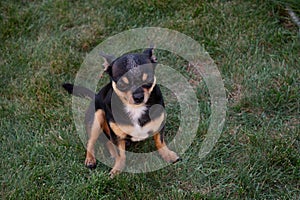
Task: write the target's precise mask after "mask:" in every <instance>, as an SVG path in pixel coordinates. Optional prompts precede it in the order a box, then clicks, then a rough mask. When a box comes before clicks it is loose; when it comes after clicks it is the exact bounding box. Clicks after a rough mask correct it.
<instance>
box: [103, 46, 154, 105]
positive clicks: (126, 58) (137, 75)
mask: <svg viewBox="0 0 300 200" xmlns="http://www.w3.org/2000/svg"><path fill="white" fill-rule="evenodd" d="M103 57H104V58H105V62H104V64H103V65H104V67H105V71H106V72H107V73H108V74H109V75H110V77H111V80H112V86H113V89H114V92H115V93H116V94H117V95H118V96H119V98H120V99H121V100H122V102H123V103H125V104H127V105H143V104H145V103H146V102H147V101H148V99H149V97H150V94H151V92H152V90H153V88H154V86H155V84H156V78H155V74H154V71H155V65H156V62H157V61H156V58H155V56H154V54H153V48H149V49H146V50H145V51H144V52H142V53H130V54H125V55H123V56H121V57H119V58H117V59H114V58H113V57H109V56H105V55H103Z"/></svg>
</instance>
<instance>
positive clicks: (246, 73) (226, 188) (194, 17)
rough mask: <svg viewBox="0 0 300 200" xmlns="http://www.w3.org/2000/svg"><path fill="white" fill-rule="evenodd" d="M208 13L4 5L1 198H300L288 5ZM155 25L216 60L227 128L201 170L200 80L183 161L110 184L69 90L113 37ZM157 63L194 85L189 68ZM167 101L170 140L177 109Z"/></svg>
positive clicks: (232, 5)
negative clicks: (80, 126) (92, 156)
mask: <svg viewBox="0 0 300 200" xmlns="http://www.w3.org/2000/svg"><path fill="white" fill-rule="evenodd" d="M201 2H202V1H201ZM201 2H200V1H189V2H187V1H176V2H175V1H169V0H167V1H151V2H149V3H146V2H144V1H138V0H134V1H131V2H130V3H129V2H122V1H113V2H105V1H92V0H89V1H60V0H54V1H26V0H24V1H20V2H16V1H1V2H0V11H1V12H0V42H1V45H0V66H1V68H0V70H1V73H0V74H1V75H0V76H1V78H0V85H1V86H0V92H1V95H0V116H1V120H0V124H1V126H0V133H1V135H0V137H1V139H0V151H1V154H0V159H1V165H0V180H1V183H0V184H1V185H0V188H1V190H0V196H1V197H2V199H298V198H299V196H300V187H299V179H300V173H299V171H300V156H299V155H300V153H299V152H300V141H299V140H300V135H299V118H300V117H299V113H300V112H299V99H300V93H299V84H300V82H299V77H300V73H299V65H300V62H299V61H300V60H299V56H300V54H299V52H300V45H299V40H300V39H299V32H298V30H299V28H298V27H297V26H296V25H295V24H294V23H293V22H292V20H291V19H290V17H289V15H288V14H287V12H286V10H285V6H284V3H282V2H280V1H206V2H202V3H201ZM286 2H293V1H286ZM295 2H296V1H295ZM295 5H296V3H295V4H291V7H292V8H293V9H295V12H296V13H299V6H298V7H297V6H295ZM149 26H151V27H163V28H169V29H173V30H176V31H179V32H181V33H184V34H186V35H188V36H190V37H191V38H193V39H194V40H196V41H197V42H199V43H200V44H201V45H202V46H203V47H204V48H205V49H206V50H207V52H208V53H209V54H210V56H211V58H212V59H213V60H214V61H215V63H216V65H217V67H218V69H219V71H220V73H221V76H222V78H223V81H224V85H225V88H226V94H227V97H228V110H227V118H226V123H225V126H224V129H223V132H222V135H221V137H220V139H219V140H218V142H217V144H216V145H215V147H214V148H213V150H212V151H211V152H210V154H209V155H208V156H206V157H205V158H204V159H202V160H200V159H199V158H198V151H199V149H200V147H201V142H202V140H203V138H204V137H205V133H206V132H207V128H208V125H209V115H210V106H209V105H210V98H209V94H208V93H207V88H206V86H205V83H204V82H203V81H202V79H201V77H199V76H197V75H196V76H195V77H193V79H191V83H194V87H195V89H196V91H197V97H198V99H199V110H200V112H201V113H200V118H201V122H200V125H199V129H198V132H197V136H196V139H195V140H194V142H193V143H192V145H191V146H190V148H189V149H188V150H187V151H186V152H185V153H184V154H182V155H181V157H182V161H181V162H179V163H177V164H175V165H170V166H168V167H166V168H163V169H161V170H158V171H154V172H150V173H144V174H131V173H123V174H121V175H119V176H117V177H116V178H114V179H110V178H109V176H108V172H109V170H110V168H109V167H107V166H105V165H103V164H99V165H98V166H97V168H96V169H95V170H92V171H91V170H89V169H87V168H85V167H84V158H85V148H84V144H83V143H82V141H81V139H80V137H79V136H78V134H77V132H76V129H75V125H74V121H73V117H72V102H71V97H70V96H69V95H68V94H67V93H66V92H65V91H63V89H62V88H61V84H62V83H64V82H74V79H75V76H76V73H77V71H78V70H79V68H80V66H81V63H82V62H83V60H84V58H85V56H86V55H87V54H88V53H89V52H90V51H91V50H92V49H93V48H94V47H96V46H97V45H98V44H99V43H101V42H102V41H103V40H105V39H106V38H107V37H109V36H113V35H115V34H117V33H120V32H122V31H125V30H128V29H131V28H137V27H149ZM157 54H158V55H157V57H158V59H159V60H160V61H162V62H167V63H168V64H172V65H173V66H176V69H178V70H181V71H182V74H184V75H185V76H186V77H187V78H188V77H190V76H191V73H189V72H188V70H187V69H188V68H189V67H188V65H187V63H186V62H184V61H183V60H182V59H181V58H178V57H176V56H174V55H173V56H172V55H170V54H169V53H168V52H164V51H157ZM193 80H194V81H193ZM166 92H167V91H166ZM170 96H171V97H172V95H170ZM168 99H169V100H168V101H167V112H168V113H169V119H168V121H167V128H166V133H167V136H169V137H170V138H171V137H172V134H173V133H174V132H175V131H176V128H177V125H178V124H177V123H178V117H177V114H178V112H176V111H177V110H178V105H177V104H176V101H173V100H172V98H168ZM138 148H142V147H141V146H135V147H133V150H134V151H138Z"/></svg>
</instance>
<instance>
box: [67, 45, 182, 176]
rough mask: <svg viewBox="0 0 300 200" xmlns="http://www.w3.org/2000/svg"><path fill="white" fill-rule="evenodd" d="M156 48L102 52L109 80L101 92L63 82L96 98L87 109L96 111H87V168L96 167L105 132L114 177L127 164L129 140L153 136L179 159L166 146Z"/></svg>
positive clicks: (164, 153)
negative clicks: (119, 53) (117, 54)
mask: <svg viewBox="0 0 300 200" xmlns="http://www.w3.org/2000/svg"><path fill="white" fill-rule="evenodd" d="M153 51H154V49H153V48H148V49H146V50H145V51H143V52H142V53H128V54H124V55H122V56H120V57H119V58H114V57H112V56H108V55H105V54H102V56H103V58H104V64H103V66H104V71H105V72H106V73H107V74H108V75H109V76H110V82H109V83H108V84H107V85H105V86H104V87H103V88H102V89H101V90H100V91H99V93H98V94H95V93H94V92H92V91H91V90H89V89H87V88H84V87H81V86H74V85H72V84H70V83H65V84H63V87H64V88H65V89H66V90H67V91H68V92H69V93H70V94H73V95H76V96H79V97H89V98H91V99H93V101H92V102H91V104H90V107H89V109H88V110H90V111H92V112H93V113H91V112H87V113H86V116H85V124H86V131H87V134H88V136H89V139H88V142H87V151H86V159H85V165H86V166H87V167H88V168H91V169H93V168H95V167H96V158H95V152H94V145H95V143H96V141H97V139H98V137H99V135H100V134H101V133H102V132H104V134H105V135H106V136H107V138H108V139H109V141H108V142H107V144H106V146H107V148H108V150H109V152H110V154H111V156H112V157H113V158H114V159H115V163H114V166H113V168H112V169H111V171H110V176H111V177H114V176H115V175H117V174H119V173H120V172H121V171H122V169H124V167H125V162H126V154H125V149H126V144H127V143H128V141H132V142H138V141H142V140H145V139H147V138H149V137H153V139H154V141H155V145H156V148H157V149H158V152H159V154H160V156H161V157H162V158H163V159H164V160H165V161H166V162H169V163H175V162H177V161H179V160H180V158H179V156H178V155H177V154H176V153H175V152H174V151H171V150H170V149H169V148H168V147H167V145H166V143H165V140H164V137H163V130H164V126H165V117H166V113H165V112H164V107H165V105H164V99H163V96H162V93H161V90H160V88H159V86H158V85H157V84H156V77H155V68H156V65H157V60H156V57H155V55H154V52H153ZM115 147H116V148H115Z"/></svg>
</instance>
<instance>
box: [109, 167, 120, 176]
mask: <svg viewBox="0 0 300 200" xmlns="http://www.w3.org/2000/svg"><path fill="white" fill-rule="evenodd" d="M120 173H121V170H119V169H116V168H113V169H112V170H110V172H109V177H110V178H114V177H115V176H116V175H118V174H120Z"/></svg>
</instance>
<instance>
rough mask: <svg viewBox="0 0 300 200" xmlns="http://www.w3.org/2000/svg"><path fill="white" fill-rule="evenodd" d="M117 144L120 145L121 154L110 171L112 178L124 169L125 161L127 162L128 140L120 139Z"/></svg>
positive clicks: (117, 156)
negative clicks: (126, 149) (126, 148)
mask: <svg viewBox="0 0 300 200" xmlns="http://www.w3.org/2000/svg"><path fill="white" fill-rule="evenodd" d="M117 146H118V150H119V154H118V155H116V157H115V159H116V160H115V165H114V167H113V168H112V170H111V171H110V173H109V174H110V177H111V178H113V177H114V176H115V175H117V174H119V173H120V172H121V171H122V170H123V169H124V167H125V162H126V154H125V146H126V142H125V140H120V141H119V142H118V145H117Z"/></svg>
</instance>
